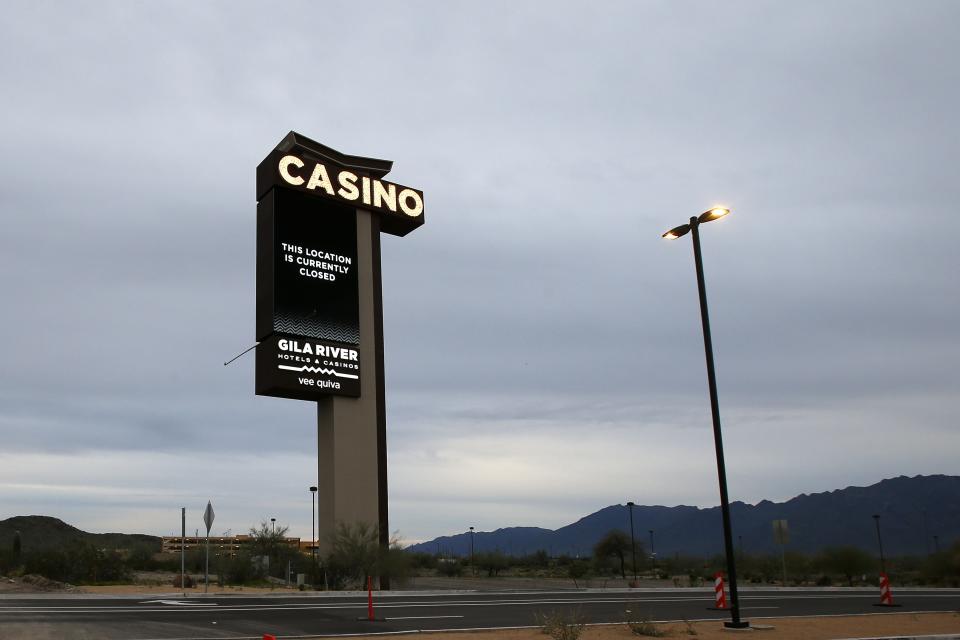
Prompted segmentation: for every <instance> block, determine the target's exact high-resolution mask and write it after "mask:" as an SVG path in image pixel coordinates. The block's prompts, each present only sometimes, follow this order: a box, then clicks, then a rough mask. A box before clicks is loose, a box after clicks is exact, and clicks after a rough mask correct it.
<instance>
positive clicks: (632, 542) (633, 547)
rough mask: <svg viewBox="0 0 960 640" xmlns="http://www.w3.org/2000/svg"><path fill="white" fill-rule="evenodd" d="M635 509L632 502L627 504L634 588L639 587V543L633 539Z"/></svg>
mask: <svg viewBox="0 0 960 640" xmlns="http://www.w3.org/2000/svg"><path fill="white" fill-rule="evenodd" d="M633 507H634V504H633V503H632V502H628V503H627V509H628V510H629V511H630V551H631V552H632V553H633V586H637V543H636V541H635V540H634V538H633Z"/></svg>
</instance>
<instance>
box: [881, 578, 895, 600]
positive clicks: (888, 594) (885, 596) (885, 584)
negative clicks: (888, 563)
mask: <svg viewBox="0 0 960 640" xmlns="http://www.w3.org/2000/svg"><path fill="white" fill-rule="evenodd" d="M880 605H881V606H884V607H892V606H894V605H893V592H892V591H890V578H889V577H887V574H885V573H881V574H880Z"/></svg>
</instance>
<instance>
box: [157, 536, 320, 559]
mask: <svg viewBox="0 0 960 640" xmlns="http://www.w3.org/2000/svg"><path fill="white" fill-rule="evenodd" d="M207 540H209V541H210V553H211V554H213V555H215V556H219V555H225V556H235V555H237V553H238V552H239V551H240V550H241V549H243V548H244V547H246V546H248V545H250V544H252V543H253V540H254V537H253V536H249V535H239V536H210V537H209V538H207V537H205V536H187V537H186V538H183V537H180V536H163V538H161V547H160V551H161V552H162V553H180V552H181V551H184V550H185V551H190V550H191V549H204V548H206V544H207ZM277 544H281V545H285V546H289V547H294V548H296V549H299V550H300V551H302V552H304V553H309V552H310V548H311V547H312V546H313V545H312V544H311V543H310V542H309V541H308V542H306V543H302V542H300V538H278V539H277Z"/></svg>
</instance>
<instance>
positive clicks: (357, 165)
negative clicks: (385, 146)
mask: <svg viewBox="0 0 960 640" xmlns="http://www.w3.org/2000/svg"><path fill="white" fill-rule="evenodd" d="M392 166H393V163H392V162H391V161H389V160H380V159H376V158H367V157H361V156H352V155H348V154H344V153H341V152H339V151H336V150H335V149H331V148H330V147H327V146H325V145H323V144H321V143H319V142H316V141H314V140H311V139H309V138H307V137H305V136H302V135H300V134H298V133H295V132H290V133H289V134H288V135H287V136H286V137H284V139H283V140H281V141H280V143H279V144H278V145H277V146H276V148H274V149H273V150H272V151H271V152H270V153H269V154H268V155H267V157H266V158H264V160H263V161H262V162H261V163H260V165H259V166H258V167H257V192H256V195H257V312H256V320H257V322H256V325H257V332H256V339H257V343H258V344H257V348H256V364H255V369H256V383H255V388H256V393H257V394H258V395H266V396H274V397H281V398H293V399H299V400H309V401H313V402H316V403H317V443H318V450H317V457H318V480H319V482H318V485H317V486H318V487H319V494H318V496H317V502H318V511H319V513H318V516H319V518H318V519H319V521H320V525H319V536H318V538H319V541H320V542H319V544H321V545H325V544H326V541H328V540H329V539H330V538H331V536H332V534H333V533H334V531H335V528H336V527H337V525H338V524H367V525H374V526H376V527H377V528H378V530H379V541H380V545H381V546H382V547H384V548H386V547H387V546H388V545H389V526H388V517H387V516H388V513H387V440H386V438H387V436H386V408H385V396H386V394H385V390H384V372H383V306H382V305H383V299H382V279H381V265H380V234H381V233H387V234H390V235H395V236H404V235H406V234H408V233H410V232H411V231H413V230H414V229H416V228H417V227H419V226H421V225H422V224H423V221H424V205H423V193H422V192H421V191H419V190H417V189H414V188H411V187H405V186H403V185H400V184H396V183H393V182H388V181H387V180H385V179H384V176H385V175H386V174H387V173H388V172H389V171H390V169H391V168H392ZM381 588H388V586H387V581H386V580H385V579H384V577H383V576H381Z"/></svg>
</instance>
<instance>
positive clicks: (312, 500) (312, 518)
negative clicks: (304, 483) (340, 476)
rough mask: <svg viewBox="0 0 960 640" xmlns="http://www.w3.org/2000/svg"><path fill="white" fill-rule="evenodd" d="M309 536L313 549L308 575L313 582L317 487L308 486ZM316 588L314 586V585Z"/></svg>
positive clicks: (315, 568) (315, 557) (315, 574)
mask: <svg viewBox="0 0 960 640" xmlns="http://www.w3.org/2000/svg"><path fill="white" fill-rule="evenodd" d="M310 531H311V533H310V537H311V540H312V542H311V544H312V545H313V551H312V553H311V556H312V558H313V575H312V576H310V583H311V584H315V583H316V580H317V488H316V487H310ZM314 589H316V587H314Z"/></svg>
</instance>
